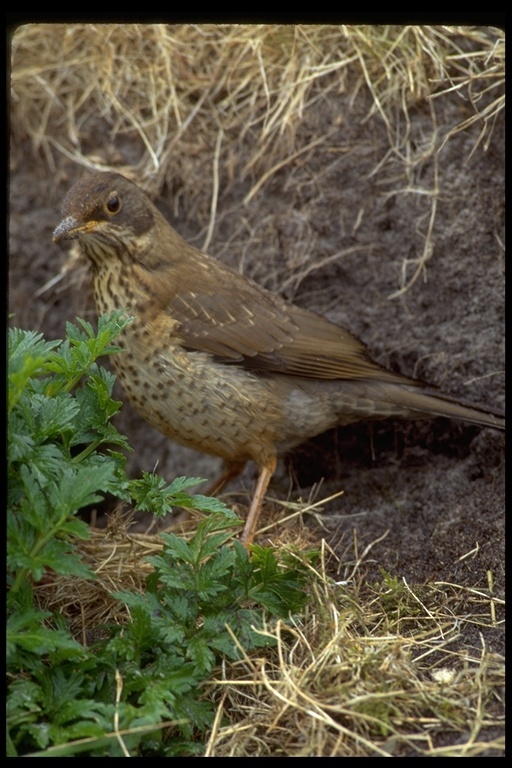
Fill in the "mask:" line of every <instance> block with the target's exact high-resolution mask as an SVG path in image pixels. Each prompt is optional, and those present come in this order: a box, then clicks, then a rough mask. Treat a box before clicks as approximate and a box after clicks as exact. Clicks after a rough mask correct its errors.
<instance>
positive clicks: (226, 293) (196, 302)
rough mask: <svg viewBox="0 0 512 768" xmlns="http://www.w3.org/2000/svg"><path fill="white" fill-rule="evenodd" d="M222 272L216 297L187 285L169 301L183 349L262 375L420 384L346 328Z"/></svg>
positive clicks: (217, 281) (240, 278)
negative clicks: (375, 357)
mask: <svg viewBox="0 0 512 768" xmlns="http://www.w3.org/2000/svg"><path fill="white" fill-rule="evenodd" d="M219 266H220V265H219ZM214 270H215V272H217V264H215V267H214ZM223 274H224V277H226V273H225V272H224V269H223V268H222V269H220V270H218V274H217V275H216V277H219V276H220V278H221V279H220V280H215V284H216V286H217V290H216V292H215V293H213V292H210V291H209V289H208V288H207V289H204V288H203V289H201V288H200V287H199V286H197V285H196V284H194V286H193V289H192V286H191V285H190V287H188V289H187V285H186V284H185V285H182V286H181V287H180V290H179V291H178V292H177V293H176V294H175V295H174V296H173V298H172V299H171V300H170V301H169V302H168V311H169V313H170V315H171V316H172V317H173V319H175V320H176V321H177V322H178V323H179V328H178V334H179V336H180V337H181V341H182V344H183V345H184V346H185V347H187V348H189V349H194V350H199V351H202V352H208V353H209V354H212V355H214V356H215V357H216V358H217V359H218V360H220V361H222V362H225V363H234V364H238V365H243V366H245V367H247V368H249V369H251V370H254V371H259V372H261V373H282V374H287V375H291V376H304V377H307V378H315V379H376V378H377V379H379V380H381V381H393V382H401V383H409V384H415V383H416V382H415V380H413V379H412V380H410V379H407V378H405V377H403V376H400V375H399V374H395V373H392V372H391V371H387V370H386V369H384V368H381V367H380V366H379V365H377V363H374V362H373V361H372V360H371V358H370V356H369V354H368V351H367V349H366V347H365V345H364V344H363V343H362V342H361V341H359V339H357V338H356V337H355V336H353V335H352V334H351V333H350V332H349V331H347V330H346V329H344V328H341V327H339V326H337V325H334V324H333V323H331V322H329V321H328V320H326V319H325V318H323V317H321V316H320V315H316V314H314V313H313V312H309V311H308V310H305V309H301V308H300V307H297V306H295V305H291V304H286V303H285V302H284V301H283V300H282V299H280V297H278V296H276V295H275V294H272V293H270V292H268V291H265V290H263V289H262V288H260V287H259V286H257V285H255V284H253V283H251V282H248V281H247V280H246V279H245V278H242V277H241V276H239V275H237V274H236V273H233V272H231V271H229V272H228V274H229V280H226V279H224V280H222V276H223ZM234 278H236V279H234ZM186 282H187V281H185V283H186Z"/></svg>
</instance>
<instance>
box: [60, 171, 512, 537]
mask: <svg viewBox="0 0 512 768" xmlns="http://www.w3.org/2000/svg"><path fill="white" fill-rule="evenodd" d="M75 239H77V240H78V241H79V243H80V246H81V248H82V250H83V252H84V254H85V256H86V257H87V258H88V260H89V262H90V265H91V267H92V272H93V287H94V295H95V301H96V305H97V310H98V313H99V314H100V315H101V314H104V313H110V312H112V311H114V310H125V311H126V312H127V313H128V314H129V315H131V316H133V318H134V320H133V322H132V324H131V325H129V326H127V327H126V328H125V329H124V330H123V331H122V334H121V336H120V337H119V339H118V340H117V344H118V346H119V347H121V349H122V350H123V351H122V353H121V354H116V355H113V359H112V365H113V369H114V372H115V374H116V376H117V377H118V379H119V380H120V382H121V386H122V388H123V390H124V393H125V396H126V398H127V399H128V400H129V401H130V402H131V404H132V405H133V406H134V407H135V409H136V410H137V411H138V412H139V413H140V415H141V416H142V417H143V418H144V419H145V420H146V421H147V422H149V423H150V424H151V425H152V426H153V427H155V428H156V429H157V430H159V431H160V432H162V433H163V434H164V435H166V436H167V437H169V438H171V439H172V440H174V441H176V442H178V443H181V444H183V445H186V446H189V447H191V448H194V449H196V450H197V451H200V452H203V453H207V454H211V455H214V456H218V457H221V458H222V459H223V461H224V472H223V474H222V475H221V477H220V478H219V480H218V481H217V482H216V483H215V484H214V486H213V487H212V488H211V489H210V490H211V492H212V493H216V492H218V491H219V490H220V488H221V487H222V486H223V485H224V484H225V483H226V482H228V481H229V480H230V479H232V478H233V477H235V476H236V475H237V474H238V473H239V472H240V471H241V470H242V468H243V467H244V466H245V464H246V462H247V461H249V460H252V461H253V462H254V463H255V464H256V467H257V470H258V479H257V482H256V487H255V491H254V494H253V496H252V500H251V503H250V506H249V511H248V514H247V518H246V522H245V526H244V529H243V532H242V535H241V540H242V541H243V542H244V544H245V545H246V546H249V545H250V544H251V543H252V542H253V539H254V536H255V533H256V529H257V523H258V516H259V513H260V509H261V506H262V503H263V500H264V497H265V493H266V491H267V488H268V485H269V482H270V480H271V478H272V475H273V474H274V471H275V469H276V465H277V460H278V457H280V456H282V455H283V454H286V453H287V452H288V451H289V450H290V449H292V448H294V447H296V446H298V445H300V444H301V443H303V442H305V441H306V440H307V439H309V438H311V437H314V436H316V435H319V434H321V433H323V432H325V431H326V430H328V429H330V428H332V427H336V426H344V425H347V424H350V423H352V422H356V421H360V420H367V419H383V418H387V417H403V418H407V419H413V418H426V417H430V418H431V417H436V416H444V417H447V418H451V419H456V420H461V421H463V422H467V423H470V424H477V425H480V426H482V427H493V428H495V429H500V430H501V429H504V427H505V417H504V413H503V412H501V411H499V410H495V409H492V408H488V407H486V406H483V405H477V404H472V403H467V402H464V401H461V400H457V399H455V398H452V397H450V396H448V395H444V394H442V393H440V392H438V391H437V390H436V389H435V388H431V387H428V386H427V385H425V384H424V383H423V382H421V381H419V380H417V379H414V378H409V377H407V376H405V375H402V374H400V373H395V372H392V371H390V370H388V369H386V368H384V367H383V366H381V365H379V364H378V363H376V362H375V361H374V360H372V358H371V357H370V354H369V352H368V350H367V348H366V346H365V345H364V343H363V342H362V341H360V340H359V339H358V338H357V337H356V336H355V335H353V334H352V333H351V332H350V331H348V330H347V329H345V328H343V327H341V326H338V325H336V324H334V323H332V322H330V321H329V320H327V319H326V318H324V317H322V316H321V315H319V314H315V313H314V312H311V311H309V310H307V309H304V308H301V307H300V306H298V305H295V304H292V303H288V302H286V301H285V299H284V298H282V297H281V296H279V294H277V293H274V292H271V291H268V290H266V289H264V288H263V287H261V286H259V285H258V284H257V283H255V282H254V281H252V280H250V279H248V278H246V277H245V276H243V275H241V274H239V273H238V272H236V271H234V270H232V269H230V268H229V267H227V266H225V265H223V264H222V263H221V262H220V261H218V260H216V259H214V258H213V257H211V256H209V255H207V254H206V253H203V252H202V251H200V250H198V249H197V248H195V247H194V246H192V245H191V244H189V243H188V242H187V241H186V240H184V239H183V238H182V237H181V236H180V235H179V234H178V232H177V231H176V230H175V229H174V228H173V227H172V226H171V225H170V224H169V223H168V221H167V219H166V218H165V217H164V216H163V214H161V213H160V211H159V210H158V208H157V207H156V206H155V205H154V204H153V202H152V201H151V200H150V198H149V197H148V196H147V195H146V193H145V192H144V191H143V190H142V189H141V188H140V187H138V186H137V185H136V184H135V183H134V182H132V181H131V180H129V179H127V178H125V177H124V176H122V175H120V174H118V173H116V172H112V171H97V172H93V173H89V174H87V175H86V176H84V177H83V178H81V179H80V180H79V181H77V182H76V183H75V184H74V186H72V187H71V189H70V190H69V192H68V193H67V195H66V196H65V198H64V201H63V204H62V221H61V222H60V224H59V225H58V226H57V227H56V229H55V231H54V233H53V240H54V242H55V243H62V242H64V241H67V240H75Z"/></svg>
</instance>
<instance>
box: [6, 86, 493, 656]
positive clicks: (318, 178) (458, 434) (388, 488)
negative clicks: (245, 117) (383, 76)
mask: <svg viewBox="0 0 512 768" xmlns="http://www.w3.org/2000/svg"><path fill="white" fill-rule="evenodd" d="M368 107H369V103H368V102H367V101H365V97H364V95H361V97H360V98H359V99H358V100H356V101H355V103H350V102H349V101H348V99H347V98H344V96H343V95H338V94H336V93H335V91H333V90H330V91H329V92H328V93H326V95H325V97H324V98H319V99H318V100H317V101H316V103H315V108H314V109H311V110H310V111H309V112H307V113H306V114H305V115H304V119H303V122H302V123H301V125H300V127H299V128H298V132H297V137H296V143H297V145H298V146H305V145H306V144H307V143H308V142H309V141H311V139H312V138H314V137H315V135H318V134H319V133H320V132H322V131H324V129H325V126H326V125H328V126H331V128H332V132H331V134H330V140H329V142H326V143H325V144H320V145H317V146H314V147H313V148H312V149H311V150H309V151H308V152H305V153H303V154H301V155H300V156H299V157H298V158H297V159H296V160H295V161H293V162H291V163H289V164H287V165H286V166H285V167H283V169H282V170H280V171H277V172H276V173H275V174H273V175H272V176H271V178H270V179H269V180H268V182H267V183H266V184H264V185H263V186H262V188H261V190H260V192H259V194H257V195H256V196H255V197H253V198H252V200H251V201H250V202H249V203H248V204H247V205H245V206H244V205H243V203H242V201H243V199H244V196H245V194H246V193H247V191H248V189H249V187H248V184H247V181H245V182H241V181H238V178H239V173H238V172H239V170H240V168H241V167H242V165H243V150H244V146H246V145H247V143H248V142H250V141H251V132H250V131H248V132H247V134H246V135H245V137H244V139H243V141H242V142H241V146H240V148H239V157H238V165H236V166H235V168H234V169H233V168H231V169H227V168H226V167H223V166H222V163H221V168H220V172H221V177H220V197H219V204H218V216H217V222H216V227H215V231H214V236H213V239H212V243H211V245H210V247H209V252H210V253H211V254H212V255H214V256H216V257H218V258H219V259H221V260H222V261H224V262H225V263H227V264H230V265H232V266H233V267H235V268H237V269H241V270H242V271H243V272H244V273H245V274H247V275H248V276H251V277H253V278H254V279H255V280H257V281H258V282H260V284H262V285H265V286H266V287H267V288H271V289H274V290H277V291H282V292H283V294H284V295H285V296H287V297H288V298H290V299H293V300H294V301H295V302H296V303H298V304H300V305H302V306H305V307H308V308H310V309H313V310H315V311H317V312H320V313H322V314H325V315H326V316H328V317H329V318H330V319H331V320H332V321H334V322H336V323H339V324H341V325H343V326H346V327H347V328H349V329H350V330H351V331H352V332H353V333H355V334H356V335H357V336H359V337H360V338H361V339H363V340H364V341H365V343H366V344H367V345H368V347H369V349H370V351H371V353H372V355H373V356H374V358H375V359H376V360H378V362H380V363H381V364H384V365H386V366H388V367H390V368H392V369H394V370H398V371H400V372H401V373H404V374H407V375H414V376H416V377H418V378H421V379H423V380H425V381H427V382H429V383H430V384H433V385H437V386H438V387H440V388H441V389H442V390H443V391H444V392H446V393H448V394H450V395H453V396H455V397H461V398H464V399H466V400H471V401H474V402H477V403H483V404H488V405H489V406H492V407H495V408H502V407H504V397H505V382H504V362H503V357H504V251H503V245H502V244H503V242H504V124H503V123H504V120H503V114H504V113H503V112H502V113H501V115H500V116H498V118H497V120H496V123H495V125H494V130H493V133H492V137H491V139H490V143H489V146H488V148H484V146H483V145H482V144H481V145H480V146H478V148H477V149H476V150H475V151H474V153H473V154H472V155H471V150H472V149H473V148H474V145H475V141H476V139H477V136H478V133H479V130H480V127H479V126H478V125H475V126H473V127H471V128H469V129H468V130H466V131H462V132H460V133H459V134H457V135H455V136H454V137H452V139H451V140H450V141H449V142H448V143H447V144H446V146H445V147H444V149H443V150H442V152H441V154H440V163H439V167H438V168H437V170H436V169H435V168H434V163H433V161H430V162H427V163H425V164H424V165H423V166H422V167H421V174H420V173H416V172H413V174H412V176H411V179H410V180H409V184H408V185H404V184H403V183H402V184H401V187H400V188H401V190H402V191H401V192H400V193H397V189H398V186H397V185H396V183H395V182H396V179H395V178H394V176H393V164H392V162H391V163H390V162H388V163H387V164H386V165H385V166H384V170H383V171H382V172H378V173H375V172H374V170H375V168H376V166H377V164H378V163H379V160H380V159H381V158H382V157H383V156H384V155H385V153H386V151H387V137H386V131H385V128H384V126H383V124H382V122H381V121H380V120H379V118H378V116H375V115H374V116H373V117H372V119H368V120H363V118H364V117H365V115H367V114H368ZM438 110H439V111H438V113H437V122H438V125H439V129H440V131H441V132H442V131H443V126H445V125H446V126H447V125H453V124H455V123H456V122H460V121H462V120H463V119H464V118H465V116H466V114H467V112H466V105H465V103H464V102H463V101H462V100H461V99H457V98H456V97H454V98H451V99H447V100H445V101H442V100H441V101H440V102H439V105H438ZM410 116H411V121H412V122H411V136H412V137H413V140H412V141H411V144H410V146H413V147H415V148H416V151H417V152H421V141H422V138H423V136H424V131H425V132H428V131H429V130H431V114H430V111H429V107H428V106H427V105H426V104H424V103H423V104H419V105H418V107H417V108H416V109H415V110H413V111H411V113H410ZM15 129H16V126H14V130H15ZM81 141H82V143H83V145H84V146H88V148H89V151H90V152H98V153H99V154H100V155H101V154H102V155H103V156H104V157H105V156H107V154H109V155H110V156H111V157H112V156H116V155H117V156H119V158H120V159H121V161H122V162H123V163H128V164H129V163H130V162H131V161H132V158H133V157H134V155H135V142H136V140H135V139H133V142H134V143H130V140H129V138H127V137H126V136H125V137H123V139H122V141H121V139H120V140H119V141H118V142H117V141H116V139H115V138H114V140H112V138H111V137H110V135H109V132H108V130H107V126H106V124H104V123H103V122H102V120H101V119H100V118H97V117H94V118H90V119H89V120H88V121H86V122H85V123H84V125H83V134H82V136H81ZM470 155H471V156H470ZM54 161H55V165H56V167H55V169H53V170H51V171H50V170H49V168H48V163H47V162H46V160H45V158H44V157H43V156H42V155H36V154H34V152H33V151H32V149H31V147H30V146H29V144H28V141H25V142H24V143H20V144H18V145H17V147H16V148H15V149H13V151H12V153H11V171H10V179H9V204H10V210H9V216H10V232H9V234H10V251H9V311H10V312H11V313H12V314H13V321H12V322H13V323H14V324H16V325H18V326H21V327H23V328H33V329H37V330H41V331H43V332H44V333H45V334H46V335H47V337H48V338H62V336H63V334H64V330H65V322H66V321H67V320H73V319H74V318H75V317H76V316H81V317H85V318H87V319H89V320H93V319H94V317H95V309H94V306H93V302H92V296H91V292H90V285H89V282H88V273H87V270H86V268H84V267H82V266H80V265H79V266H78V267H77V268H76V269H75V270H73V271H72V272H70V273H68V274H67V275H66V276H65V277H64V279H62V280H61V281H60V282H58V283H57V284H56V285H54V286H53V287H52V288H50V289H48V290H46V291H44V292H43V293H38V291H39V290H40V289H41V287H42V286H44V285H45V283H47V281H49V280H50V279H51V278H52V277H53V276H55V275H56V274H57V273H58V271H59V269H60V267H61V265H62V264H63V263H64V261H65V259H66V253H65V251H64V250H62V249H61V248H59V247H57V246H56V245H54V244H53V243H52V231H53V229H54V227H55V226H56V225H57V224H58V223H59V221H60V213H59V210H60V204H61V202H62V199H63V197H64V195H65V193H66V191H67V190H68V189H69V187H70V186H71V185H72V183H74V181H75V180H76V179H78V178H79V177H80V176H81V174H82V173H83V169H81V168H79V167H76V166H75V165H74V164H73V163H71V161H69V160H68V159H66V158H65V157H64V156H62V155H59V154H58V153H57V152H55V153H54ZM398 168H399V166H398V165H397V172H400V173H402V171H401V170H400V171H398ZM436 172H437V174H438V178H437V180H436V178H435V174H436ZM210 173H211V169H210V166H209V165H207V164H206V161H205V158H202V157H199V158H198V160H197V165H196V166H195V175H194V174H193V175H192V176H191V177H189V178H186V179H185V178H180V177H174V176H171V175H172V174H173V164H172V162H171V166H170V169H169V176H168V179H167V184H166V186H165V187H164V189H163V193H162V196H161V197H160V199H159V200H158V203H159V205H160V207H161V209H162V210H163V212H164V213H166V214H167V215H168V217H169V219H170V221H171V222H172V223H173V225H174V226H175V227H176V229H178V231H179V232H180V233H181V234H182V235H183V236H184V237H185V238H187V239H189V240H191V241H192V242H193V243H194V244H196V245H198V246H199V247H201V244H202V242H203V239H204V235H205V230H206V225H207V221H208V201H209V194H210V187H211V184H210V180H209V179H210ZM435 183H437V185H438V189H439V196H438V200H437V213H436V217H435V223H434V230H433V242H434V248H433V252H432V254H431V256H430V258H429V260H428V262H427V263H426V266H425V269H424V270H423V271H422V272H421V274H420V276H419V278H418V279H417V280H416V282H415V283H414V285H412V287H411V288H410V289H409V290H408V291H407V292H406V293H405V294H403V295H402V296H400V297H398V298H390V296H391V294H393V293H394V292H396V291H397V289H398V288H399V287H400V279H401V276H402V270H403V267H404V261H405V260H411V261H410V263H409V264H408V266H407V269H406V275H407V278H410V277H411V276H412V274H413V272H414V269H415V265H414V263H412V262H413V260H415V259H417V258H418V256H419V255H420V254H421V251H422V247H423V236H424V234H425V231H426V229H427V227H428V225H429V216H430V212H431V197H429V196H428V195H422V194H421V190H422V189H423V190H430V189H432V187H433V185H434V184H435ZM187 185H188V186H189V187H192V188H194V190H195V193H194V199H195V201H196V204H195V207H194V209H193V210H187V209H186V208H185V206H183V204H182V203H180V199H181V200H183V199H186V197H185V198H183V197H181V198H180V197H179V195H178V193H179V192H180V190H182V189H184V188H187ZM407 187H408V192H406V191H404V190H405V189H406V188H407ZM418 190H419V191H418ZM304 267H306V270H305V269H304ZM308 270H309V271H308ZM304 271H306V272H307V274H304ZM298 273H301V274H302V279H301V280H300V281H297V280H296V276H297V274H298ZM297 282H299V284H297ZM118 394H119V397H120V398H122V394H121V392H118ZM118 427H119V428H120V429H121V430H122V431H124V432H125V433H126V434H128V436H129V438H130V440H131V443H132V445H133V446H134V448H135V451H134V453H133V455H132V456H131V457H130V460H129V461H130V471H131V472H132V473H134V474H135V473H138V472H139V471H140V470H141V469H146V470H153V469H154V468H155V467H157V470H158V472H159V473H161V474H162V475H164V476H165V477H166V478H167V479H168V480H169V481H170V480H172V479H173V478H174V477H175V476H178V475H189V476H201V477H204V478H208V479H211V478H212V477H214V476H215V474H216V472H217V470H218V461H217V460H216V459H213V458H209V457H204V456H201V455H198V454H195V453H194V452H192V451H190V450H187V449H184V448H181V447H179V446H176V445H174V444H171V443H170V442H169V441H168V440H166V439H165V438H163V437H162V436H161V435H159V434H158V433H156V432H155V431H153V430H152V429H151V428H150V427H148V426H147V425H146V424H145V423H144V422H142V421H141V420H140V418H139V417H138V416H137V414H135V413H134V411H133V410H132V409H131V408H130V407H129V406H128V405H125V406H123V410H122V414H121V416H120V418H119V419H118ZM504 473H505V470H504V437H503V435H502V434H501V433H499V432H497V431H493V430H491V429H478V428H476V427H470V426H465V425H462V424H459V423H455V422H450V421H445V420H442V419H437V420H433V421H424V422H417V423H412V422H404V421H400V420H391V421H386V422H379V423H373V424H371V423H361V424H357V425H354V426H351V427H350V428H346V429H344V430H343V431H338V432H333V433H328V434H326V435H323V436H321V437H319V438H318V439H316V440H315V441H312V442H311V443H308V444H307V445H306V446H303V447H302V448H301V449H300V450H298V451H297V452H296V453H295V454H294V455H292V456H290V457H288V459H287V461H284V462H282V463H281V465H280V467H279V470H278V472H277V474H276V477H275V479H274V482H273V484H272V485H271V488H270V491H269V495H270V496H272V497H279V498H285V497H287V496H289V497H290V499H291V500H297V499H298V498H299V497H302V498H307V497H308V495H309V493H310V489H311V486H312V485H313V484H314V483H316V482H319V481H320V480H321V479H323V484H322V486H321V489H320V490H319V492H318V496H317V498H323V497H326V496H328V495H330V494H331V493H336V492H337V491H340V490H343V491H344V494H343V495H342V496H340V497H339V498H338V499H336V500H335V501H333V502H330V503H329V504H326V505H325V509H324V512H323V515H322V525H320V524H318V522H317V521H316V520H315V519H313V518H311V520H310V522H308V525H311V526H312V528H313V531H314V535H315V536H317V537H318V540H320V538H321V537H325V538H326V539H327V540H328V541H329V542H330V545H331V546H332V547H333V548H334V549H335V550H336V551H337V553H338V554H339V555H340V557H341V559H342V561H343V558H346V557H348V556H349V555H348V554H347V553H349V552H351V551H352V549H351V548H352V546H353V541H354V537H356V538H357V542H358V549H359V551H360V552H362V551H363V550H364V548H365V547H366V546H367V545H368V544H370V543H371V542H375V541H376V540H377V539H379V538H381V537H383V538H381V540H380V541H379V542H378V543H376V544H375V545H374V546H373V548H372V549H371V553H370V555H369V556H368V558H367V561H366V564H365V566H364V568H363V572H364V573H366V577H367V578H368V580H369V581H370V582H371V581H372V580H377V579H379V578H380V577H381V576H380V573H381V572H380V568H384V569H385V570H387V571H388V572H390V573H391V574H393V575H395V576H398V577H399V578H402V577H403V578H405V579H406V580H407V582H408V583H410V584H421V583H424V582H426V581H430V582H432V581H433V582H450V583H454V584H457V585H459V587H460V589H461V604H463V603H464V602H466V603H467V612H468V614H469V613H471V611H472V608H471V593H470V591H469V590H483V591H485V592H486V593H487V590H488V588H489V581H488V578H489V576H488V575H489V574H490V573H492V577H493V590H494V595H495V596H496V597H497V598H503V596H504V478H505V474H504ZM254 480H255V472H254V468H253V467H250V468H248V469H247V470H246V471H245V472H244V474H243V476H242V478H241V479H240V480H239V481H238V484H237V486H236V488H237V489H239V490H241V491H244V492H250V491H251V489H252V488H253V483H254ZM230 490H233V489H230ZM226 498H231V496H230V497H226ZM246 499H247V496H242V497H241V498H239V499H238V501H240V502H241V503H243V502H245V501H246ZM263 517H265V514H264V515H263ZM386 533H387V535H386V536H384V534H386ZM350 556H351V557H353V553H352V555H350ZM464 588H467V592H464ZM461 610H462V608H461ZM501 619H502V616H501V614H500V609H498V613H497V621H498V623H497V625H496V626H495V627H494V628H493V627H489V626H485V627H480V626H478V623H477V622H475V623H471V624H469V625H467V627H466V628H465V629H464V633H463V635H462V636H461V640H460V643H461V646H460V647H465V648H467V650H468V653H469V655H470V656H476V657H477V658H478V656H479V654H480V651H481V648H482V643H485V646H486V647H487V649H488V650H489V651H491V652H496V653H503V651H504V632H503V629H502V625H501V624H500V623H499V622H500V621H501ZM486 623H489V622H486Z"/></svg>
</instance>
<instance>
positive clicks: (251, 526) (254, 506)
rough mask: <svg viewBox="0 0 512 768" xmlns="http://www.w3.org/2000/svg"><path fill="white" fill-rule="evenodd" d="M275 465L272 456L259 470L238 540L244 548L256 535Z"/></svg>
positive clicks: (275, 462) (274, 458) (274, 459)
mask: <svg viewBox="0 0 512 768" xmlns="http://www.w3.org/2000/svg"><path fill="white" fill-rule="evenodd" d="M276 464H277V460H276V457H275V456H272V457H271V458H270V459H269V460H268V461H267V462H266V464H264V465H263V467H261V469H260V474H259V477H258V483H257V485H256V490H255V491H254V496H253V497H252V501H251V506H250V508H249V513H248V515H247V520H246V521H245V527H244V530H243V532H242V535H241V537H240V540H241V541H242V542H243V543H244V544H245V545H246V546H247V545H248V544H252V540H253V539H254V534H255V533H256V524H257V522H258V517H259V514H260V509H261V505H262V503H263V498H264V496H265V493H266V491H267V488H268V484H269V482H270V478H271V477H272V475H273V474H274V472H275V471H276Z"/></svg>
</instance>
